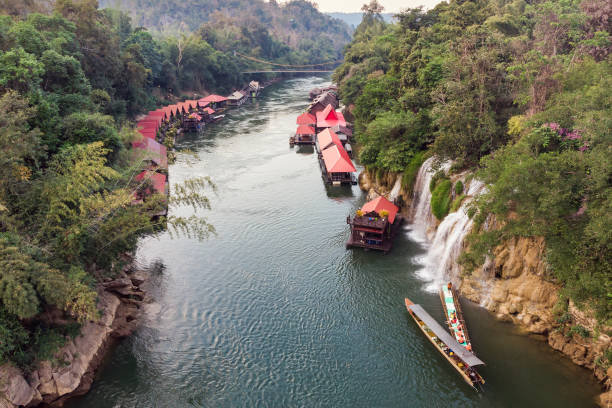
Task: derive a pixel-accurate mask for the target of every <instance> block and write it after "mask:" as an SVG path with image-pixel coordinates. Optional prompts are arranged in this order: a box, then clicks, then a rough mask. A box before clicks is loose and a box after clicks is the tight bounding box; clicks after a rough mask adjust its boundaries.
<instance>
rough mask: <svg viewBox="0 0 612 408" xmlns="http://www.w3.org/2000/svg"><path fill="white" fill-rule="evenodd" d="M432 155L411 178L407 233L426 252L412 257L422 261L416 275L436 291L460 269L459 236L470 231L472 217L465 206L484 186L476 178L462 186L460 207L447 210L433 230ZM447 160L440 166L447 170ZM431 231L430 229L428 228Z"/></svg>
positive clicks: (461, 242)
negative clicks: (448, 212) (411, 206)
mask: <svg viewBox="0 0 612 408" xmlns="http://www.w3.org/2000/svg"><path fill="white" fill-rule="evenodd" d="M432 163H433V158H430V159H428V160H427V161H426V162H425V163H423V165H422V166H421V168H420V169H419V173H418V176H417V180H416V182H415V190H414V198H413V200H414V201H413V211H412V231H411V234H410V235H411V237H412V238H413V239H416V240H417V241H421V242H424V243H425V245H426V248H427V252H426V254H425V255H424V256H422V257H418V258H415V261H416V262H418V263H420V264H421V265H422V268H421V269H420V270H419V271H417V276H418V277H419V278H421V279H422V280H424V281H425V282H427V284H426V286H425V290H427V291H433V292H436V291H438V290H439V288H440V285H442V284H443V283H444V282H446V281H448V280H449V279H450V280H452V279H453V278H455V277H456V276H458V274H459V272H460V270H459V265H458V264H457V259H458V257H459V255H460V254H461V251H462V250H463V240H464V238H465V236H466V235H467V234H468V233H469V232H470V230H471V228H472V224H473V221H472V220H471V219H470V218H469V217H468V215H467V208H468V206H469V203H470V202H471V200H472V198H473V197H474V196H477V195H478V194H480V193H482V192H483V190H484V188H485V186H484V184H483V183H482V182H481V181H479V180H472V181H471V182H470V184H469V186H468V188H467V190H466V196H467V198H466V199H465V200H464V202H463V203H462V204H461V207H460V208H459V209H458V210H457V211H455V212H453V213H450V214H448V215H447V216H446V217H445V218H444V219H443V220H442V222H441V223H440V225H439V226H438V228H437V229H436V230H435V231H432V227H434V226H435V224H436V221H435V218H434V216H433V215H432V214H431V206H430V200H431V192H430V191H429V183H430V181H431V177H432V175H433V171H432V169H431V165H432ZM449 167H450V163H445V164H444V165H443V166H442V168H443V169H444V170H447V169H448V168H449ZM430 231H431V232H430Z"/></svg>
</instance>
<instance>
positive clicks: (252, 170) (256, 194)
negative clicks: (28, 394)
mask: <svg viewBox="0 0 612 408" xmlns="http://www.w3.org/2000/svg"><path fill="white" fill-rule="evenodd" d="M328 81H329V78H316V77H312V78H303V79H294V80H290V81H286V82H284V83H281V84H276V85H273V86H271V87H269V88H268V89H266V90H265V91H264V93H263V95H262V97H261V99H260V100H259V101H258V102H256V103H254V104H248V105H245V106H243V107H242V108H240V109H239V110H234V111H231V112H230V113H229V115H228V117H227V118H226V119H225V120H224V121H223V122H220V123H218V124H215V125H212V126H210V127H208V128H207V129H206V131H205V132H204V133H203V134H202V135H198V136H196V135H191V136H185V137H183V139H181V140H180V141H179V148H182V149H190V150H192V151H195V152H197V153H198V157H197V158H194V156H193V155H190V154H186V153H180V154H179V155H178V160H177V162H176V163H175V164H174V165H172V166H171V169H170V180H171V182H177V181H180V180H183V179H185V178H188V177H192V176H210V177H211V178H212V179H213V181H214V182H215V183H216V185H217V192H216V193H211V195H210V201H211V205H212V210H210V211H199V214H198V215H203V216H206V217H207V219H208V221H209V222H211V223H212V224H213V225H214V226H215V228H216V230H217V235H216V236H213V237H211V238H210V239H208V240H206V241H204V242H199V241H197V240H195V239H188V238H185V237H180V238H175V239H171V237H170V236H169V234H167V233H165V234H162V235H161V236H159V237H155V238H147V239H144V240H142V242H141V243H140V246H139V249H138V254H137V256H138V260H139V262H140V263H141V264H142V265H151V270H152V274H153V278H152V282H150V286H151V288H152V289H151V295H152V296H153V297H154V299H155V301H154V302H153V303H152V304H150V305H148V306H147V308H146V311H147V312H146V317H145V319H144V323H143V327H142V328H141V329H139V330H138V331H137V332H136V334H134V335H133V336H132V337H130V338H129V339H127V340H125V341H123V342H122V343H120V344H119V345H118V346H117V347H116V348H115V349H114V350H113V352H112V353H111V354H110V356H109V357H108V359H107V360H106V361H105V362H104V363H103V365H102V367H101V369H100V372H99V374H98V376H97V379H96V382H95V383H94V386H93V388H92V390H91V391H90V392H89V394H87V395H86V396H85V397H83V398H80V399H78V400H75V401H72V402H71V403H70V406H71V407H73V408H74V407H83V408H85V407H87V408H98V407H99V408H103V407H104V408H119V407H121V408H127V407H178V408H181V407H451V406H452V407H589V406H593V396H594V395H595V394H596V393H597V392H598V387H597V384H596V383H595V381H594V380H593V379H592V377H591V375H590V373H589V372H588V371H586V370H583V369H581V368H579V367H576V366H574V365H573V364H571V363H570V362H569V361H568V360H567V359H565V358H562V357H561V356H560V355H559V354H558V353H555V352H553V351H552V350H551V349H550V348H549V347H548V346H547V345H546V344H545V343H543V342H540V341H538V340H535V339H532V338H529V337H526V336H523V335H521V334H519V333H517V332H516V331H515V328H514V327H513V326H512V325H509V324H505V323H500V322H498V321H496V320H495V319H494V318H493V317H492V316H491V315H490V314H489V313H487V312H486V311H484V310H483V309H482V308H480V307H478V306H476V305H472V304H469V303H467V302H465V303H464V309H465V314H466V319H467V322H468V327H469V329H470V331H471V335H472V337H473V345H474V349H475V351H476V352H477V354H478V355H479V357H480V358H481V359H483V360H484V361H485V362H486V363H487V366H486V367H483V368H482V369H481V370H480V372H481V374H482V375H483V377H484V378H485V379H486V381H487V383H486V385H485V391H484V392H480V393H477V392H475V391H474V390H473V389H471V388H470V387H469V386H468V385H467V384H465V383H464V382H463V380H462V379H461V377H460V376H459V375H458V374H457V373H456V372H455V371H454V370H453V369H452V368H451V367H450V366H449V365H448V363H447V362H446V361H445V360H444V359H443V357H441V356H440V355H438V354H437V352H436V351H435V350H434V349H433V347H432V346H431V344H429V343H428V341H427V340H426V339H425V338H424V337H423V335H422V334H421V333H420V331H419V329H418V328H417V327H416V325H415V323H414V322H413V321H412V320H411V319H410V317H409V316H408V314H407V312H406V310H405V308H404V297H406V296H408V297H410V298H411V299H412V300H413V301H415V302H416V303H420V304H422V305H423V307H425V309H427V310H428V311H429V312H430V314H432V315H433V316H434V317H435V318H437V319H438V320H440V321H442V307H441V304H440V300H439V297H438V296H437V295H436V294H432V293H429V292H427V291H425V290H424V286H425V283H424V282H423V281H421V280H419V278H418V274H417V272H418V271H419V269H420V268H421V267H422V266H421V265H419V264H418V262H417V260H418V259H419V258H420V257H422V256H423V254H424V252H425V249H424V248H423V246H422V244H419V243H417V242H415V241H413V240H411V238H410V237H409V234H408V232H406V233H404V234H401V235H400V236H399V237H398V238H397V239H396V242H395V246H394V249H393V251H392V252H391V253H390V254H388V255H381V254H379V253H375V252H364V251H361V250H346V249H345V247H344V243H345V241H346V239H347V238H348V232H349V229H348V225H347V224H346V216H347V215H348V214H352V213H354V211H355V210H356V209H357V208H359V206H360V205H361V204H362V203H363V202H364V199H365V197H364V194H362V192H361V191H360V190H359V188H358V187H357V186H354V187H343V188H331V187H325V185H324V184H323V182H322V179H321V176H320V171H319V167H318V163H317V160H316V155H315V154H313V152H312V149H290V148H289V145H288V137H289V136H290V134H291V131H292V130H294V129H295V118H296V116H297V115H298V114H299V113H301V112H302V111H303V110H304V108H305V107H306V105H307V100H306V96H307V95H308V91H309V90H310V89H312V88H314V87H316V86H321V85H324V84H326V83H328ZM171 213H172V214H175V215H190V214H192V210H191V209H189V208H172V209H171Z"/></svg>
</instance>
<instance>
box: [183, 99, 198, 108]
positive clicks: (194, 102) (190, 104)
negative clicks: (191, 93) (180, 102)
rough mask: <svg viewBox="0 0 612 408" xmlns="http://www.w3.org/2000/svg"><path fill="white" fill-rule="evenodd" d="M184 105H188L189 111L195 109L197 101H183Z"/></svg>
mask: <svg viewBox="0 0 612 408" xmlns="http://www.w3.org/2000/svg"><path fill="white" fill-rule="evenodd" d="M185 103H186V104H188V105H189V109H195V108H197V107H198V101H196V100H195V99H188V100H186V101H185Z"/></svg>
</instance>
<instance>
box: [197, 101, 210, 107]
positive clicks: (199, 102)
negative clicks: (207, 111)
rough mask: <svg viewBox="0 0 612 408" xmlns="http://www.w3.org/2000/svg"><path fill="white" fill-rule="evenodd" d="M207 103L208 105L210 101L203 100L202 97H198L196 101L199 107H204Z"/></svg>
mask: <svg viewBox="0 0 612 408" xmlns="http://www.w3.org/2000/svg"><path fill="white" fill-rule="evenodd" d="M208 105H210V102H208V101H205V100H204V99H200V100H199V101H198V106H199V107H200V108H204V107H206V106H208Z"/></svg>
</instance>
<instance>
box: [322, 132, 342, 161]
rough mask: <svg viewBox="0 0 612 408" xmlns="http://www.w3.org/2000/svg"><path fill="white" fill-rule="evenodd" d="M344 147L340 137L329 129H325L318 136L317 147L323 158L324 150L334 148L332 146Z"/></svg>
mask: <svg viewBox="0 0 612 408" xmlns="http://www.w3.org/2000/svg"><path fill="white" fill-rule="evenodd" d="M334 145H335V146H339V147H342V142H341V141H340V139H339V138H338V135H337V134H335V133H334V132H333V131H331V130H329V129H325V130H324V131H322V132H320V133H319V134H318V135H317V143H316V147H317V150H318V151H319V157H321V153H323V150H325V149H327V148H329V147H332V146H334Z"/></svg>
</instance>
